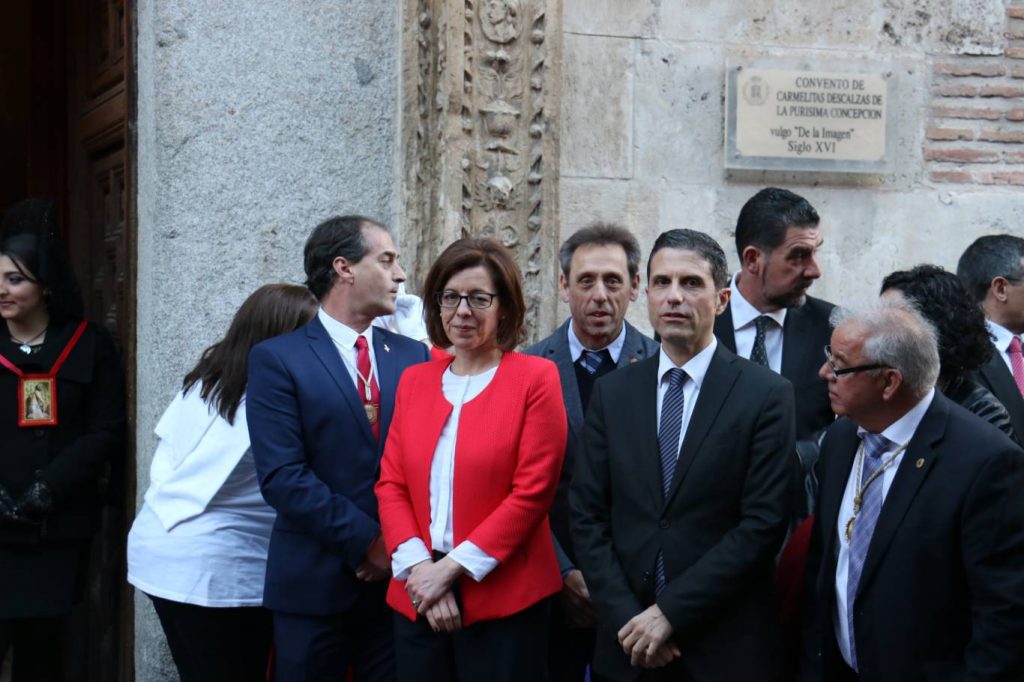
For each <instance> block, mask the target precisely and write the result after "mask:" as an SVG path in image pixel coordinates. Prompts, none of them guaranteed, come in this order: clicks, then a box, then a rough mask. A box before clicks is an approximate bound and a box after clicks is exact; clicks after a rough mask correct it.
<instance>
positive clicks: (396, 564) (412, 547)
mask: <svg viewBox="0 0 1024 682" xmlns="http://www.w3.org/2000/svg"><path fill="white" fill-rule="evenodd" d="M433 558H434V555H433V554H431V553H430V550H428V549H427V546H426V545H425V544H423V540H420V539H419V538H409V539H408V540H406V541H405V542H403V543H402V544H400V545H399V546H398V547H397V548H396V549H395V552H394V554H392V555H391V574H392V575H394V576H395V579H396V580H405V579H406V578H408V577H409V571H410V570H411V569H412V567H413V566H415V565H416V564H418V563H420V562H422V561H431V560H432V559H433Z"/></svg>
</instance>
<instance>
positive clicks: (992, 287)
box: [988, 275, 1010, 303]
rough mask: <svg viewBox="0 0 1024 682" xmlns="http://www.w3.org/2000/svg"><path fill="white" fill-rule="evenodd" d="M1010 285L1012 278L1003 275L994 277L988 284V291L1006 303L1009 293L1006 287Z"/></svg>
mask: <svg viewBox="0 0 1024 682" xmlns="http://www.w3.org/2000/svg"><path fill="white" fill-rule="evenodd" d="M1009 286H1010V280H1008V279H1006V278H1005V277H1003V276H1002V275H999V276H997V277H993V278H992V282H991V283H990V284H989V285H988V291H989V293H990V294H992V297H993V298H995V299H996V300H997V301H999V302H1000V303H1006V298H1007V296H1009V294H1008V293H1007V292H1006V289H1007V288H1008V287H1009Z"/></svg>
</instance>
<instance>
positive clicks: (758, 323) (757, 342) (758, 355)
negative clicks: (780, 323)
mask: <svg viewBox="0 0 1024 682" xmlns="http://www.w3.org/2000/svg"><path fill="white" fill-rule="evenodd" d="M770 320H771V318H770V317H768V316H767V315H760V316H758V318H757V319H755V320H754V329H755V330H756V332H757V334H756V336H754V347H753V348H751V349H750V361H751V362H753V363H755V364H758V365H761V366H762V367H767V366H768V351H767V350H766V349H765V347H764V339H765V336H766V335H767V333H768V322H769V321H770Z"/></svg>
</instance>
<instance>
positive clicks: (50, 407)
mask: <svg viewBox="0 0 1024 682" xmlns="http://www.w3.org/2000/svg"><path fill="white" fill-rule="evenodd" d="M85 327H86V323H85V320H83V321H82V322H80V323H79V325H78V327H77V328H76V329H75V333H74V334H72V335H71V340H70V341H68V344H67V345H66V346H64V350H63V351H61V354H60V357H58V358H57V362H55V363H53V367H51V368H50V371H49V372H48V373H46V374H25V373H24V372H22V371H21V369H19V368H18V367H17V365H15V364H14V363H13V362H11V361H10V360H8V359H7V358H5V357H4V356H3V355H0V365H3V366H4V367H6V368H7V369H9V370H10V371H11V372H13V373H14V374H16V375H17V377H18V426H20V427H22V428H28V427H33V426H56V425H57V372H59V371H60V368H61V366H62V365H63V364H64V361H65V360H67V359H68V355H70V354H71V350H72V349H73V348H74V347H75V344H77V343H78V340H79V339H80V338H82V333H83V332H85Z"/></svg>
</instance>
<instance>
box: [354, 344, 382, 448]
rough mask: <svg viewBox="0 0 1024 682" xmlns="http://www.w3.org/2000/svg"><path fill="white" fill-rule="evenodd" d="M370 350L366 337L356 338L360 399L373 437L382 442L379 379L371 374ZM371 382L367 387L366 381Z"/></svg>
mask: <svg viewBox="0 0 1024 682" xmlns="http://www.w3.org/2000/svg"><path fill="white" fill-rule="evenodd" d="M372 367H373V366H372V365H371V364H370V348H369V346H368V345H367V343H366V337H365V336H357V337H356V369H357V370H359V372H358V374H359V379H358V380H357V381H356V385H357V388H358V389H359V399H360V400H361V401H362V403H363V409H364V410H366V418H367V420H368V421H369V422H370V430H371V431H373V437H374V438H376V439H377V440H380V389H379V388H378V386H377V377H376V376H373V375H372V374H371V372H372V371H373V370H372ZM367 379H369V380H370V385H369V387H367V385H366V380H367Z"/></svg>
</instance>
